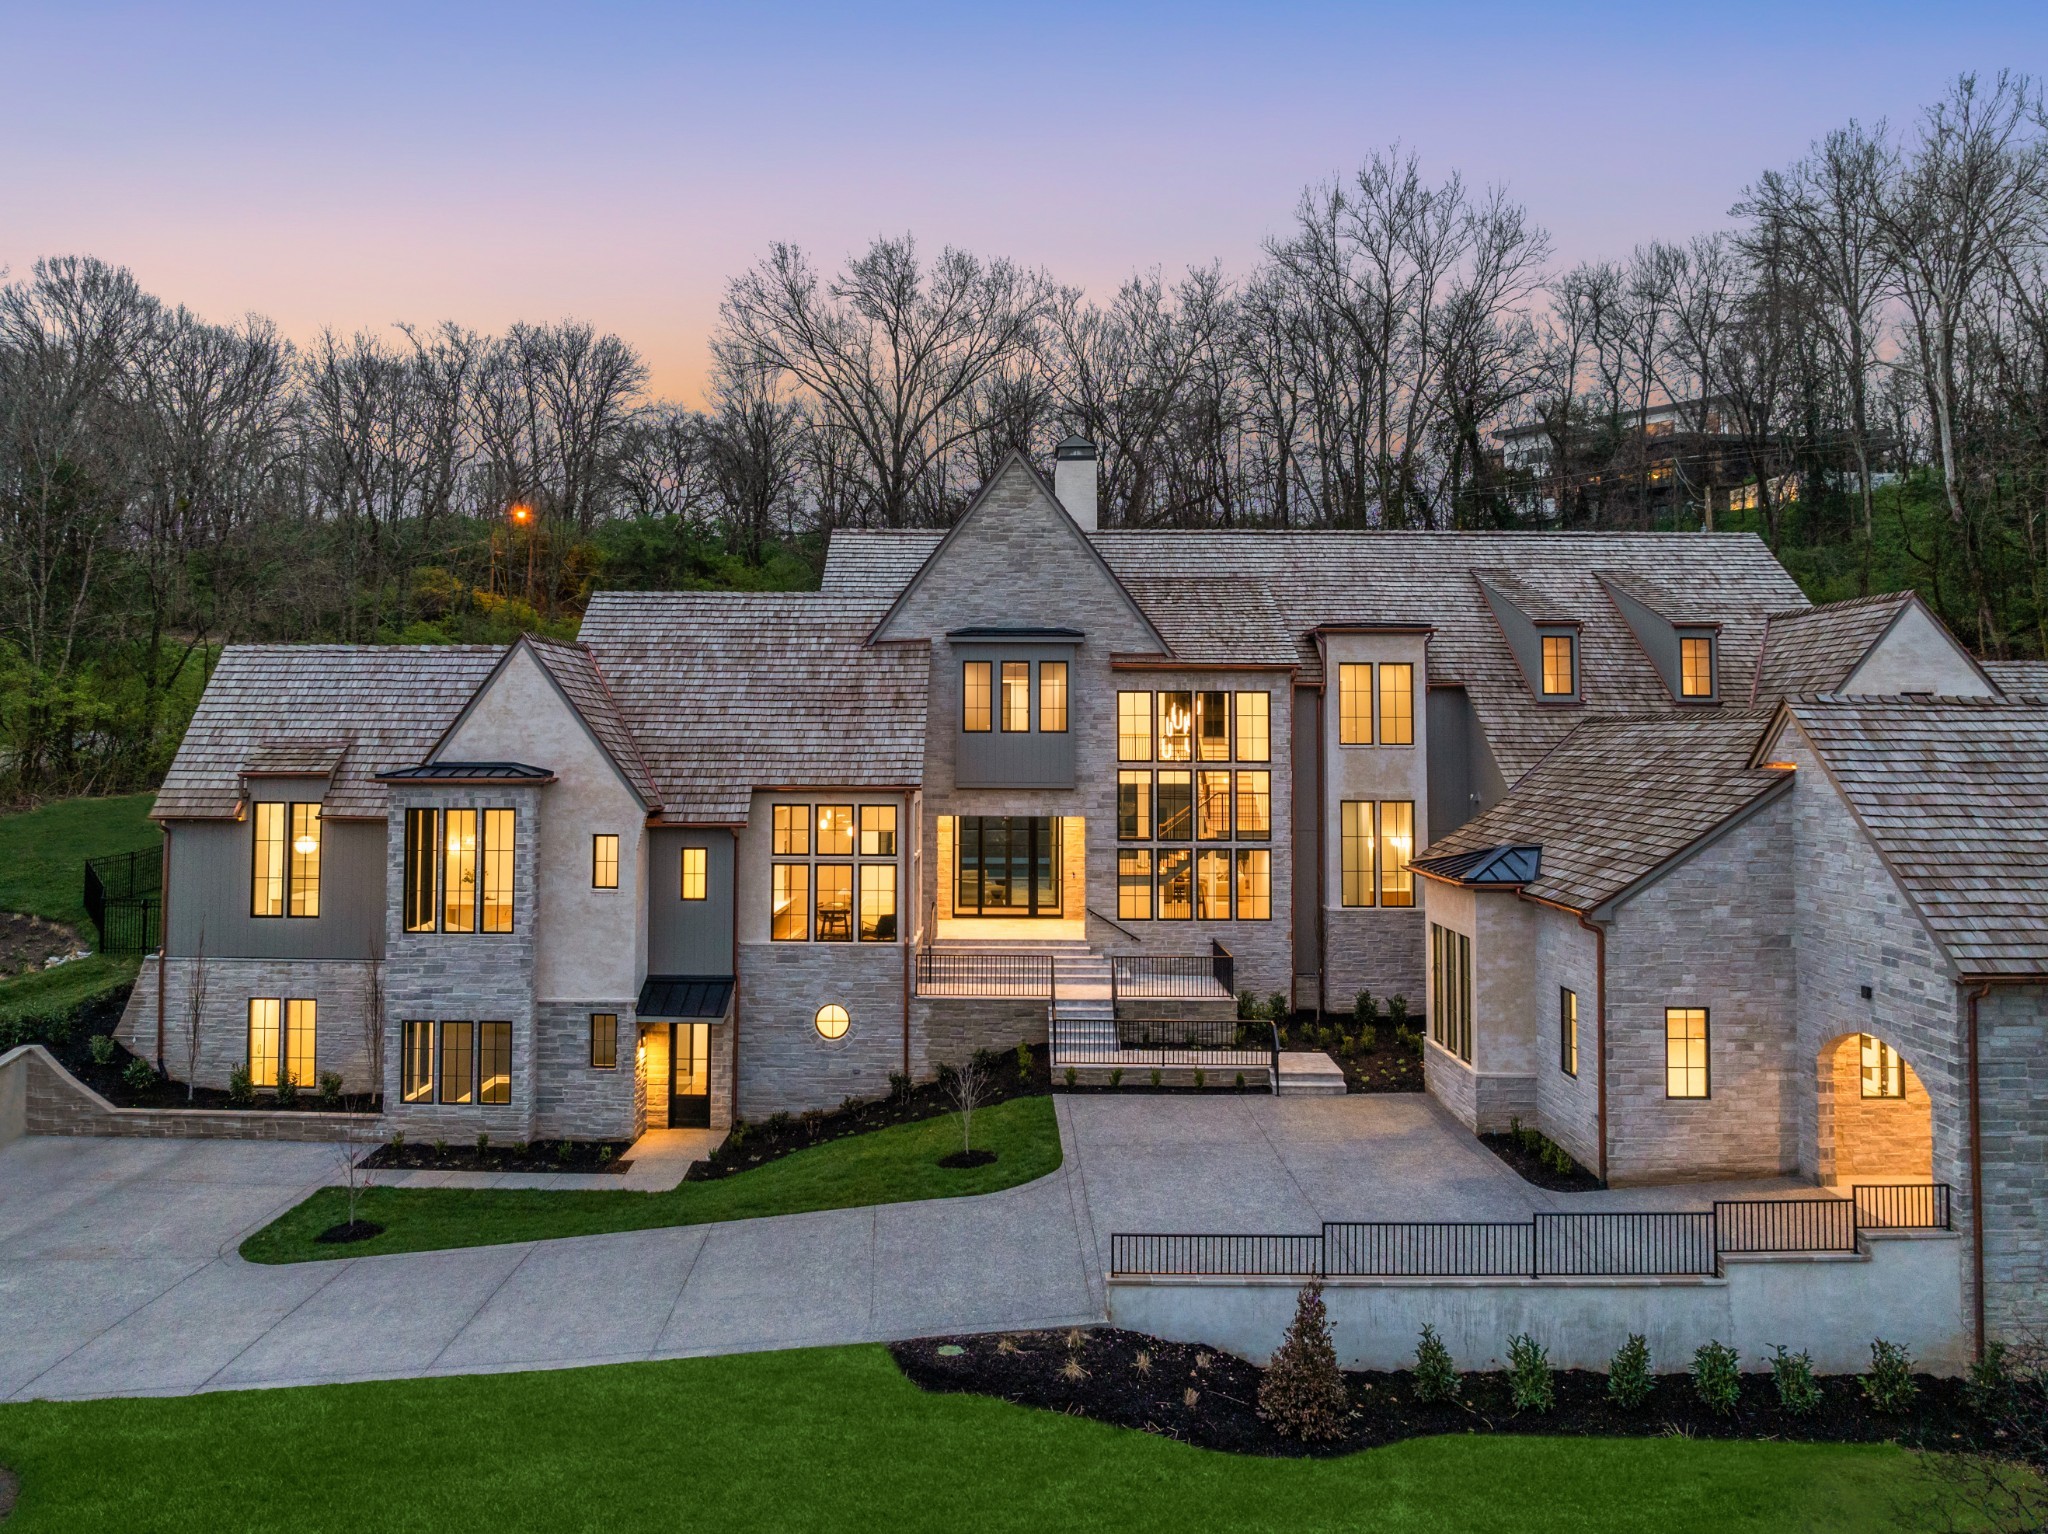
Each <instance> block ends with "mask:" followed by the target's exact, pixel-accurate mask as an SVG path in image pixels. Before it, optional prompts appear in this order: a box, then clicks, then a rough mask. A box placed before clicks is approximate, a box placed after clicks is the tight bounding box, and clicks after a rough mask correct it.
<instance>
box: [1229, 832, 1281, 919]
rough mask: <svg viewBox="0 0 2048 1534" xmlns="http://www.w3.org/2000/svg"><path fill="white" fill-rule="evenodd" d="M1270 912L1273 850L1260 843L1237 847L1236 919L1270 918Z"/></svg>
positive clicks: (1271, 910)
mask: <svg viewBox="0 0 2048 1534" xmlns="http://www.w3.org/2000/svg"><path fill="white" fill-rule="evenodd" d="M1272 916H1273V854H1272V853H1270V852H1268V851H1267V850H1266V849H1265V848H1263V847H1240V848H1238V849H1237V919H1238V920H1239V921H1270V920H1271V919H1272Z"/></svg>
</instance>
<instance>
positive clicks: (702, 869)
mask: <svg viewBox="0 0 2048 1534" xmlns="http://www.w3.org/2000/svg"><path fill="white" fill-rule="evenodd" d="M709 861H710V859H709V854H708V853H707V852H706V850H705V849H704V848H702V847H685V848H684V849H683V887H682V891H681V894H682V897H683V899H685V900H702V899H703V898H704V894H705V883H706V878H705V875H706V865H707V864H708V863H709Z"/></svg>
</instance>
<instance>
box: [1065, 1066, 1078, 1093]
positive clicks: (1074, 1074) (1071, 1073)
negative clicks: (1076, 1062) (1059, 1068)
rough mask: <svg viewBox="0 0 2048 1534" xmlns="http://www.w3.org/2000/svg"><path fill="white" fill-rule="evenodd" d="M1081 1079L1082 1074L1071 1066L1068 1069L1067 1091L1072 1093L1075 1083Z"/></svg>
mask: <svg viewBox="0 0 2048 1534" xmlns="http://www.w3.org/2000/svg"><path fill="white" fill-rule="evenodd" d="M1080 1079H1081V1073H1080V1072H1079V1071H1077V1070H1075V1069H1074V1068H1073V1067H1072V1066H1071V1065H1070V1066H1068V1067H1067V1090H1069V1091H1072V1090H1073V1087H1074V1083H1075V1082H1077V1081H1079V1080H1080Z"/></svg>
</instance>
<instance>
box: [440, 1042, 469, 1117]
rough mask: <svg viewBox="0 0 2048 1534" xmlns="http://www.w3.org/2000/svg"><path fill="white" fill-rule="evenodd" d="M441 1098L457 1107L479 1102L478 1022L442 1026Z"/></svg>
mask: <svg viewBox="0 0 2048 1534" xmlns="http://www.w3.org/2000/svg"><path fill="white" fill-rule="evenodd" d="M438 1074H439V1075H440V1077H441V1101H442V1102H444V1103H453V1104H456V1105H458V1106H460V1105H466V1104H469V1103H473V1102H475V1101H476V1024H475V1023H443V1024H442V1025H441V1069H440V1071H439V1073H438Z"/></svg>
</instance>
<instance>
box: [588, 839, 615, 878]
mask: <svg viewBox="0 0 2048 1534" xmlns="http://www.w3.org/2000/svg"><path fill="white" fill-rule="evenodd" d="M590 887H591V888H592V889H600V890H615V889H617V888H618V887H619V839H618V838H617V837H616V836H593V837H591V839H590Z"/></svg>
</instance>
